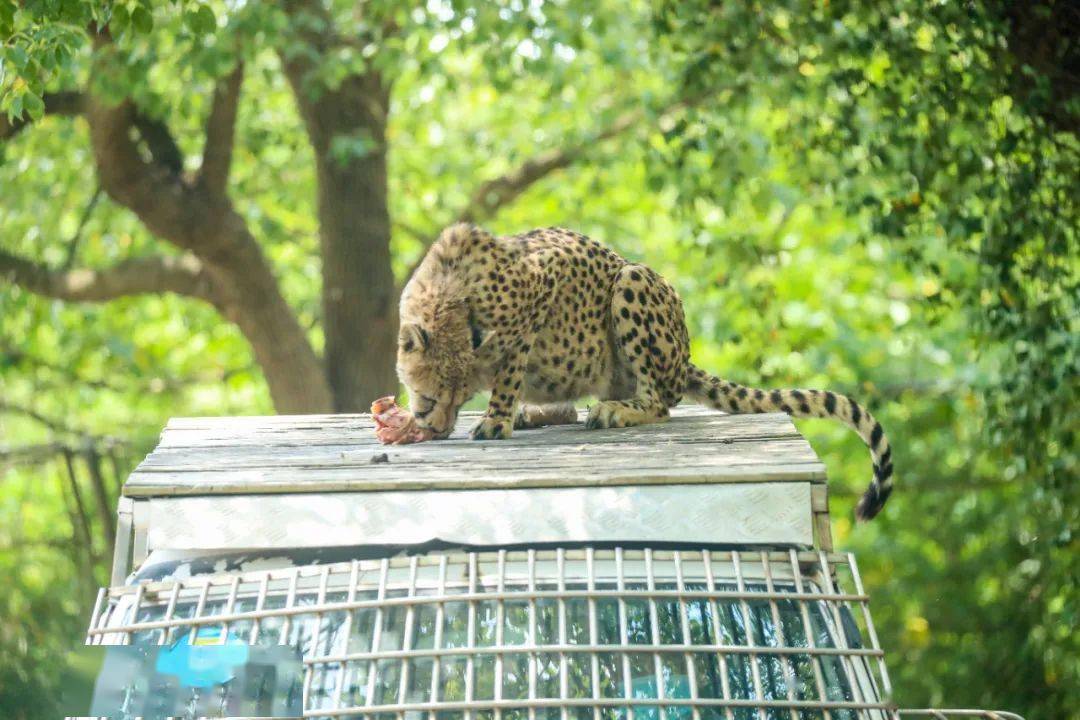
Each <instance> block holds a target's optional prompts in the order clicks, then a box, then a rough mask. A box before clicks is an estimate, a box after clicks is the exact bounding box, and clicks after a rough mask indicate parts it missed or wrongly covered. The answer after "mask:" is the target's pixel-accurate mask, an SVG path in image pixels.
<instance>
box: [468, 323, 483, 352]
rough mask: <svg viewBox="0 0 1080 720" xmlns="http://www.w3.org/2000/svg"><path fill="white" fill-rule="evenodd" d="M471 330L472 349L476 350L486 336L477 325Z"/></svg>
mask: <svg viewBox="0 0 1080 720" xmlns="http://www.w3.org/2000/svg"><path fill="white" fill-rule="evenodd" d="M469 329H470V330H471V331H472V349H473V350H475V349H476V348H478V347H480V344H481V343H482V342H484V334H483V332H482V331H481V330H480V328H479V327H478V326H476V325H472V326H471V327H470V328H469Z"/></svg>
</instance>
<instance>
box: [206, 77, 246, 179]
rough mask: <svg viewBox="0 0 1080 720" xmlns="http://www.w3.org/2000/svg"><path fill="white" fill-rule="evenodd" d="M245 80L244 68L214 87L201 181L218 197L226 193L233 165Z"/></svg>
mask: <svg viewBox="0 0 1080 720" xmlns="http://www.w3.org/2000/svg"><path fill="white" fill-rule="evenodd" d="M243 80H244V65H243V63H237V65H236V69H235V70H233V71H232V72H231V73H229V75H228V76H227V77H225V78H223V79H222V80H221V81H220V82H219V83H218V85H217V87H216V88H214V102H213V104H212V105H211V107H210V115H209V117H208V118H207V120H206V141H205V143H204V144H203V160H202V168H201V169H200V170H199V182H201V183H202V184H203V186H204V187H206V189H207V190H208V191H210V192H211V193H214V194H221V193H223V192H225V188H226V185H227V183H228V180H229V167H230V165H231V163H232V153H233V144H234V137H235V129H236V110H237V106H238V104H239V101H240V85H241V83H243Z"/></svg>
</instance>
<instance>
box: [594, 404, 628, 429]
mask: <svg viewBox="0 0 1080 720" xmlns="http://www.w3.org/2000/svg"><path fill="white" fill-rule="evenodd" d="M629 414H630V408H628V407H626V406H625V405H623V404H622V403H620V402H616V401H613V400H606V401H604V402H598V403H596V404H595V405H593V406H592V407H591V408H589V416H588V417H587V418H585V427H586V428H588V429H589V430H602V429H604V428H621V427H626V426H627V425H631V424H633V423H631V422H630V417H629Z"/></svg>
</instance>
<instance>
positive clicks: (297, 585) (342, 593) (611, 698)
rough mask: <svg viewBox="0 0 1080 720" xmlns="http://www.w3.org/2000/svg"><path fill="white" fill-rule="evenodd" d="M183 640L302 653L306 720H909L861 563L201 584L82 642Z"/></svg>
mask: <svg viewBox="0 0 1080 720" xmlns="http://www.w3.org/2000/svg"><path fill="white" fill-rule="evenodd" d="M183 638H188V639H190V640H191V641H193V642H194V641H199V642H201V643H204V642H206V641H207V640H208V639H211V640H216V641H218V642H222V643H224V642H228V641H233V642H235V641H244V642H249V643H252V644H261V645H270V644H284V645H291V646H294V647H296V648H298V649H299V650H300V651H301V653H302V655H303V658H304V665H305V675H304V680H303V688H302V692H303V707H304V708H305V711H304V715H305V717H343V716H352V717H359V716H363V717H366V718H380V719H384V718H385V719H387V720H388V719H389V718H402V719H403V720H458V719H460V720H537V719H538V718H539V719H540V720H774V719H775V720H804V719H810V718H814V719H817V718H820V719H822V720H861V719H863V718H866V719H871V718H872V719H877V718H882V719H884V718H895V717H897V715H896V711H895V710H892V709H891V707H892V706H891V705H890V704H889V703H888V702H887V700H886V698H888V696H889V694H890V692H891V690H890V687H889V680H888V674H887V671H886V668H885V665H884V661H883V653H882V651H881V648H880V646H879V644H878V639H877V635H876V632H875V630H874V626H873V622H872V620H871V618H870V613H869V609H868V605H867V597H866V594H865V592H864V589H863V587H862V581H861V579H860V577H859V572H858V568H857V566H856V564H855V560H854V557H853V556H851V555H840V554H835V555H827V554H825V553H820V552H819V553H812V552H805V553H797V552H795V551H789V552H771V553H770V552H739V551H732V552H712V553H710V552H708V551H692V552H691V551H684V552H678V551H660V550H649V549H644V550H641V549H634V550H629V549H627V550H622V549H613V550H599V549H597V550H594V549H591V548H584V549H567V550H562V549H559V550H543V551H539V550H524V551H511V552H507V551H498V552H491V553H456V554H455V553H451V554H433V555H423V556H413V557H400V558H392V559H384V560H381V561H378V560H376V561H355V562H352V563H345V564H337V565H325V566H308V567H303V568H290V569H288V570H275V571H267V572H259V573H244V574H234V575H218V576H209V577H200V578H196V579H192V580H190V581H186V582H173V583H156V584H154V583H150V584H142V585H139V586H136V587H123V588H114V589H111V590H108V591H106V590H102V592H101V593H100V594H99V597H98V602H97V605H96V607H95V610H94V614H93V617H92V619H91V624H90V629H89V631H88V635H87V642H88V643H93V644H129V643H150V644H170V643H173V642H176V641H178V640H180V639H183ZM222 692H228V690H227V689H224V690H222ZM928 712H934V711H928ZM930 717H933V715H930ZM987 717H992V716H987ZM1000 717H1002V718H1008V717H1014V716H1008V715H1001V716H1000Z"/></svg>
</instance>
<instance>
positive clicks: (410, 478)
mask: <svg viewBox="0 0 1080 720" xmlns="http://www.w3.org/2000/svg"><path fill="white" fill-rule="evenodd" d="M478 417H479V413H464V414H463V415H462V417H461V418H460V419H459V422H458V425H457V427H456V429H455V433H454V436H453V437H452V438H451V439H449V440H445V441H439V442H430V443H419V444H417V445H407V446H383V445H380V444H379V443H378V442H377V441H376V440H375V436H374V426H373V423H372V420H371V418H370V416H368V415H325V416H306V415H304V416H273V417H251V418H177V419H174V420H172V421H170V423H169V425H168V427H167V428H166V430H165V431H164V433H163V434H162V442H161V444H160V445H159V446H158V448H157V449H156V450H155V451H154V452H152V453H151V454H150V455H149V456H147V458H146V459H145V460H144V461H143V463H141V464H140V465H139V467H138V468H136V471H135V472H134V473H133V474H132V475H131V477H130V478H129V480H128V482H127V483H126V484H125V489H124V493H125V495H127V496H129V497H148V496H171V495H200V494H239V493H252V494H265V493H300V492H306V493H310V492H337V491H348V492H353V491H360V492H373V491H385V490H405V489H413V490H420V489H428V490H429V489H480V488H532V487H570V486H580V485H583V484H584V485H591V486H617V485H654V484H664V483H686V484H697V483H747V482H793V481H801V482H812V483H820V482H822V481H823V480H824V475H825V473H824V467H823V466H822V465H821V463H820V461H819V460H818V458H817V456H816V455H815V454H814V451H813V450H812V449H811V447H810V445H809V444H808V443H807V442H806V440H805V439H804V438H803V437H802V436H800V435H799V434H798V432H797V431H796V430H795V427H794V426H793V425H792V423H791V421H790V419H789V418H788V417H787V416H786V415H782V414H771V415H756V416H753V415H739V416H730V415H724V414H722V413H717V412H713V411H710V410H707V409H704V408H701V407H696V406H691V407H685V408H677V409H676V410H675V412H674V417H673V418H672V419H671V420H670V421H669V422H667V423H663V424H657V425H649V426H645V427H639V428H626V429H613V430H598V431H587V430H585V429H584V428H583V427H582V426H580V425H576V426H560V427H552V428H543V429H540V430H531V431H523V432H519V433H516V434H515V436H514V437H513V438H512V439H510V440H505V441H498V442H482V443H477V442H472V441H469V440H467V439H466V438H467V433H468V429H469V428H470V427H471V426H472V424H473V423H475V421H476V419H477V418H478Z"/></svg>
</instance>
